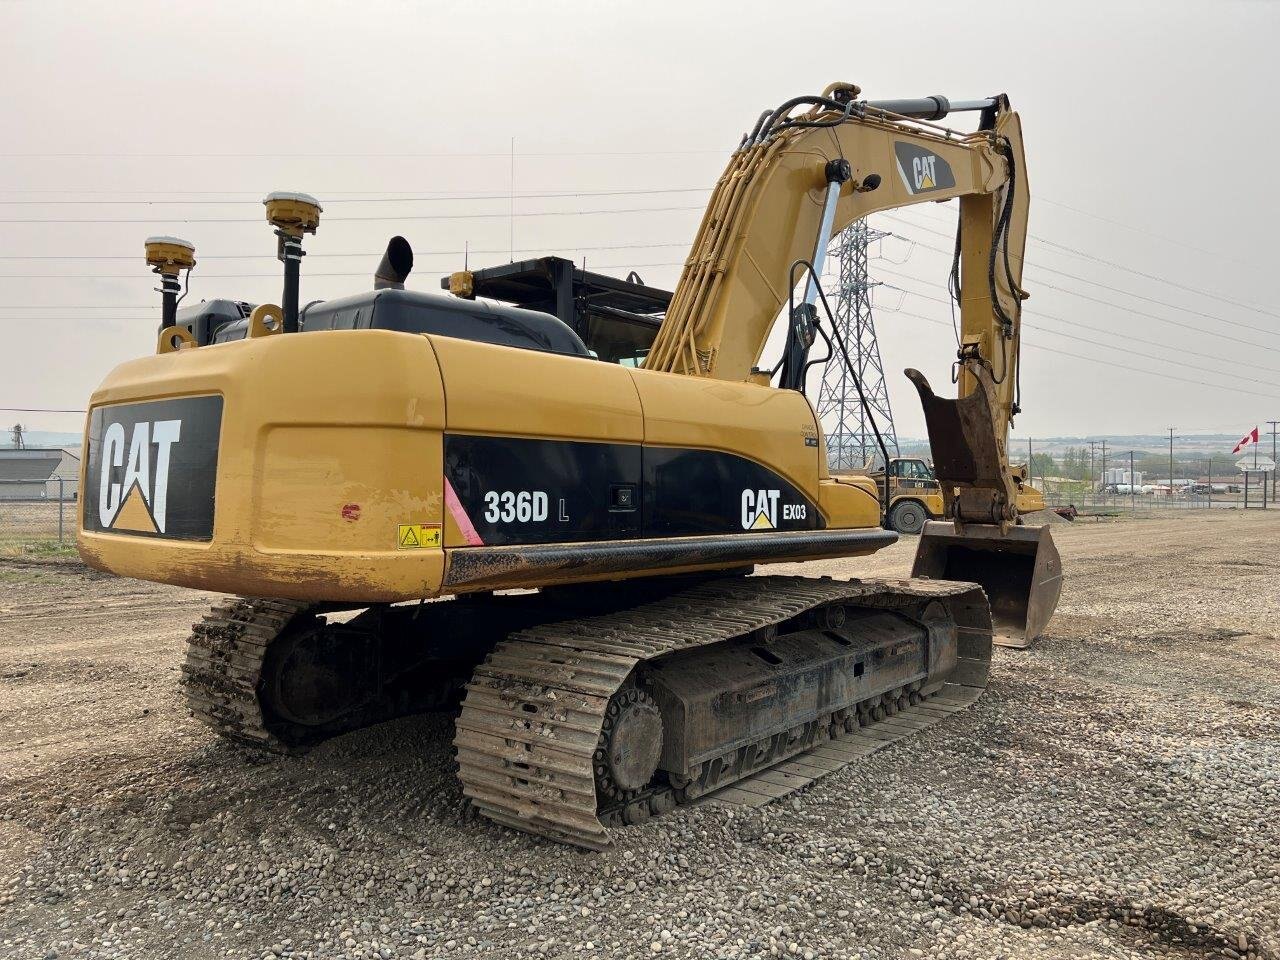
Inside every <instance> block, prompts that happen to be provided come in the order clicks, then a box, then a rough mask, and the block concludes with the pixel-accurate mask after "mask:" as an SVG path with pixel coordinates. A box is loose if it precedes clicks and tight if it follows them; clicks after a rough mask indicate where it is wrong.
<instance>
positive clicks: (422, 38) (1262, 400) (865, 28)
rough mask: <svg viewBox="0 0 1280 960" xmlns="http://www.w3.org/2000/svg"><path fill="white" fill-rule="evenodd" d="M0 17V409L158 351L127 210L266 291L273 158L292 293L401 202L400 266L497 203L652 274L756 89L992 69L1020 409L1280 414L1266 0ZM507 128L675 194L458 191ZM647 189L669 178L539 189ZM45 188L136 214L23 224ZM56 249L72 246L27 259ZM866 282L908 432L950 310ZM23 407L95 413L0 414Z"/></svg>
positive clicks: (536, 242)
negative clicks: (295, 247) (295, 255)
mask: <svg viewBox="0 0 1280 960" xmlns="http://www.w3.org/2000/svg"><path fill="white" fill-rule="evenodd" d="M966 6H968V9H967V10H966V9H965V7H966ZM781 11H785V15H780V12H781ZM0 36H2V37H4V38H5V43H4V55H3V57H0V79H2V80H3V88H4V89H5V90H6V91H7V93H8V95H7V96H6V97H4V98H2V99H0V129H3V130H4V131H5V137H4V140H3V146H2V147H0V199H3V200H6V201H20V202H15V203H5V204H3V205H0V220H4V221H5V222H4V224H3V229H0V360H3V366H2V367H0V370H2V372H0V404H3V405H6V406H26V407H70V408H79V407H83V406H84V405H85V401H86V400H87V397H88V395H89V393H90V391H91V390H92V389H93V387H94V386H95V384H96V383H97V382H98V381H99V380H100V379H101V377H102V376H103V375H104V374H105V373H106V372H107V371H108V370H109V369H110V368H111V367H112V366H113V365H115V364H116V363H118V362H120V361H122V360H124V359H127V358H129V357H132V356H136V355H139V354H142V353H146V352H148V351H150V350H152V349H153V348H154V347H153V345H154V336H155V326H156V320H157V318H158V311H157V310H156V309H151V308H148V305H154V304H155V303H156V302H157V299H158V295H157V294H155V293H153V292H152V288H153V286H154V278H153V277H152V276H151V275H150V274H148V273H147V271H146V269H145V267H144V264H143V262H142V240H143V238H144V237H146V236H147V235H149V234H152V233H175V234H178V235H179V236H183V237H186V238H187V239H189V240H191V241H193V242H194V243H195V244H196V247H197V257H198V258H199V260H200V265H199V267H198V268H197V270H196V272H195V273H194V274H193V280H192V290H191V296H190V298H189V299H188V301H187V302H188V303H190V302H193V301H195V300H199V299H200V298H202V297H204V298H209V297H214V296H229V297H234V298H239V299H246V300H251V301H263V300H271V301H277V302H278V299H279V289H280V282H279V264H278V262H277V261H276V260H275V259H274V238H273V237H272V236H271V233H270V229H269V227H268V226H267V225H266V224H265V222H263V221H262V207H261V204H260V199H261V197H262V196H263V195H264V194H265V193H267V192H268V191H270V190H277V189H292V190H305V191H308V192H311V193H314V194H315V195H316V196H318V197H319V198H320V199H321V200H322V202H323V203H324V204H325V219H324V220H323V221H322V223H321V226H320V232H319V234H318V236H316V237H315V238H311V239H309V241H308V245H307V249H308V251H309V254H310V255H309V256H308V258H307V260H306V261H305V263H304V266H303V272H304V276H303V299H304V301H305V300H310V299H317V298H329V297H334V296H339V295H342V294H345V293H351V292H354V291H356V290H360V289H364V288H365V287H366V286H367V285H368V281H369V276H370V275H371V273H372V270H373V268H374V266H375V265H376V262H377V259H378V251H380V250H381V249H382V247H383V246H384V245H385V243H386V239H387V237H388V236H390V235H391V234H393V233H402V234H403V235H404V236H406V237H407V238H408V239H409V240H410V242H411V243H412V244H413V245H414V247H415V249H416V251H417V252H418V261H417V263H418V266H417V269H416V271H415V274H414V277H413V278H412V279H411V282H410V286H412V287H417V288H419V289H435V288H436V283H437V280H438V277H439V275H440V274H441V273H444V272H447V271H449V270H452V269H456V268H457V267H459V266H460V265H461V260H462V258H461V256H460V255H457V254H448V255H428V254H427V253H426V252H427V251H457V250H461V249H462V247H463V244H464V242H469V243H470V245H471V247H472V249H474V250H486V251H495V252H492V253H476V254H474V255H473V256H472V263H473V264H477V265H484V264H489V263H497V262H505V261H506V259H507V256H506V253H505V251H506V250H507V248H508V246H509V244H510V242H511V237H512V235H514V243H515V247H516V248H517V255H518V256H532V255H537V254H541V253H562V254H564V255H566V256H571V257H573V258H575V259H577V260H579V261H580V260H581V259H582V257H583V256H586V258H587V265H588V267H589V268H594V269H600V270H604V271H606V272H611V271H616V272H618V273H619V274H620V275H625V273H626V272H627V270H629V269H631V268H632V267H635V268H636V269H638V270H639V272H640V273H641V274H642V275H643V277H644V279H645V280H646V281H647V282H649V283H652V284H655V285H662V286H669V285H671V284H674V283H675V280H676V278H677V276H678V273H679V268H678V263H679V262H680V260H681V259H682V258H683V256H684V254H685V252H686V250H687V247H688V243H689V241H690V240H691V238H692V235H693V232H694V230H695V229H696V226H697V223H698V219H699V216H700V210H699V209H669V208H700V205H701V204H702V203H703V202H704V201H705V198H706V196H707V194H706V193H705V192H701V191H703V190H705V189H707V188H709V187H710V186H711V185H712V184H713V183H714V182H715V179H716V178H717V176H718V174H719V172H720V170H721V168H722V166H723V164H724V162H725V159H726V157H727V154H728V152H729V150H730V149H731V148H732V147H733V146H734V145H735V144H736V142H737V139H738V137H739V135H740V134H741V132H742V131H743V129H745V128H746V127H749V126H750V124H751V123H752V122H753V121H754V119H755V117H756V115H757V114H758V113H759V111H760V110H761V109H763V108H765V107H771V106H774V105H776V104H777V103H780V102H781V101H783V100H785V99H787V98H789V97H791V96H794V95H797V94H802V93H816V92H820V91H821V89H822V87H824V86H825V85H826V84H827V83H828V82H830V81H832V80H849V81H853V82H855V83H858V84H860V85H861V86H862V87H863V90H864V92H865V94H866V95H867V96H870V97H872V98H888V97H906V96H920V95H924V94H933V93H941V94H944V95H946V96H950V97H952V98H968V97H977V96H985V95H988V94H991V93H995V92H1001V91H1003V92H1007V93H1008V94H1009V95H1010V97H1011V98H1012V101H1013V103H1014V105H1015V107H1016V108H1017V109H1018V110H1019V111H1020V112H1021V113H1022V117H1023V126H1024V132H1025V135H1026V139H1027V151H1028V166H1029V168H1030V169H1029V176H1030V182H1031V188H1032V209H1031V233H1032V235H1033V238H1036V239H1033V240H1031V241H1030V243H1029V245H1028V254H1027V256H1028V261H1029V266H1028V268H1027V274H1026V286H1027V288H1028V289H1029V290H1030V291H1031V292H1032V299H1031V300H1030V301H1029V302H1028V304H1027V311H1028V313H1027V331H1028V332H1027V335H1026V341H1027V346H1026V348H1025V349H1024V354H1023V356H1024V372H1023V394H1024V407H1025V411H1026V412H1025V413H1024V414H1023V416H1022V417H1021V418H1020V419H1019V421H1018V423H1017V430H1016V434H1015V435H1016V436H1017V437H1026V436H1028V435H1033V436H1036V435H1039V436H1043V435H1051V434H1102V433H1135V432H1159V431H1161V430H1163V429H1165V428H1166V427H1168V426H1170V425H1175V426H1177V427H1178V428H1179V430H1180V431H1184V432H1195V431H1205V430H1215V431H1217V430H1222V431H1226V432H1235V431H1237V430H1238V431H1239V432H1240V433H1243V432H1244V431H1245V430H1246V429H1247V428H1250V427H1252V426H1253V425H1254V424H1255V423H1257V422H1259V421H1262V420H1266V419H1274V418H1277V417H1280V302H1278V301H1277V298H1276V297H1275V296H1274V295H1273V294H1272V289H1273V281H1274V272H1275V267H1274V266H1273V261H1274V258H1275V253H1276V242H1275V234H1274V222H1275V219H1276V213H1277V200H1276V192H1275V190H1274V188H1273V186H1272V181H1273V180H1274V173H1273V171H1274V167H1275V163H1276V155H1277V146H1278V144H1277V139H1278V138H1277V134H1276V127H1275V123H1274V120H1273V119H1272V118H1271V114H1272V113H1273V112H1274V107H1275V101H1276V80H1275V70H1274V63H1275V59H1274V57H1275V47H1276V43H1277V41H1278V40H1280V7H1278V6H1277V5H1276V4H1274V3H1268V2H1215V3H1213V4H1211V5H1206V4H1204V3H1203V2H1201V3H1177V2H1162V3H1107V4H1089V3H1082V4H1071V5H1068V6H1063V5H1060V4H1052V5H1051V4H1038V3H1025V2H1023V3H1008V4H1002V3H982V4H973V5H963V4H956V3H931V2H926V0H919V2H916V3H911V4H891V5H886V4H883V3H876V4H869V3H868V4H863V3H851V2H847V0H846V2H843V3H832V4H826V3H804V2H793V3H788V4H786V5H785V6H783V5H779V4H778V3H777V2H776V0H775V2H764V3H755V2H743V0H735V2H730V3H714V4H713V3H696V4H695V3H689V2H687V0H686V2H681V3H668V2H662V0H650V2H647V3H644V4H642V5H632V4H626V5H624V4H606V3H590V4H588V3H583V2H579V3H576V4H570V3H561V2H555V0H544V2H542V3H538V4H528V5H526V4H519V5H517V4H509V5H508V4H498V3H484V2H470V3H444V2H437V3H432V4H421V5H415V4H407V3H404V4H396V3H373V2H365V3H361V4H359V5H356V4H334V3H328V4H326V3H320V2H309V3H305V4H303V3H290V2H275V3H270V4H264V3H260V2H258V3H243V2H219V3H213V4H173V3H164V4H160V3H144V2H133V3H129V4H80V5H74V4H64V3H56V2H4V3H0ZM966 122H967V121H966V118H965V117H963V116H962V117H960V118H959V123H958V125H959V124H963V123H966ZM512 137H514V138H515V147H516V153H517V158H516V164H515V193H516V194H517V195H520V194H526V193H537V192H570V191H660V190H685V189H688V190H689V191H690V192H671V193H639V192H636V193H627V194H625V195H617V196H585V197H577V198H575V197H561V198H521V199H517V200H516V208H515V209H516V212H517V217H516V218H515V219H514V221H512V220H510V219H508V217H507V213H508V206H509V201H508V200H507V199H506V197H505V196H504V197H501V198H498V199H476V198H475V196H476V194H488V193H498V194H506V193H507V192H508V191H509V190H510V189H511V161H510V158H509V157H508V155H507V154H508V152H509V150H510V144H511V138H512ZM159 155H166V156H159ZM362 195H363V196H365V197H368V196H370V195H373V196H383V197H431V196H433V195H434V196H437V197H441V196H442V197H446V198H448V197H450V195H452V197H453V198H452V199H435V200H426V201H413V202H408V201H405V202H390V203H375V202H367V201H366V202H354V201H356V200H357V199H358V198H359V197H360V196H362ZM148 199H154V200H164V199H168V200H175V201H178V202H173V203H165V204H161V203H153V204H147V203H146V202H144V201H146V200H148ZM55 200H72V201H87V200H93V201H99V202H94V203H83V202H76V203H54V202H52V201H55ZM122 200H123V201H129V202H125V203H121V202H114V201H122ZM209 200H216V201H219V202H216V203H209V202H197V201H209ZM33 201H35V202H33ZM101 201H113V202H110V203H107V202H101ZM225 201H232V202H225ZM338 201H342V202H338ZM640 207H650V208H664V209H661V210H653V211H651V212H619V213H616V214H612V215H610V214H608V213H597V214H593V215H583V216H570V215H559V216H533V215H532V214H535V213H537V212H539V211H558V212H565V211H581V210H596V211H603V210H626V211H633V210H634V209H635V208H640ZM477 214H491V215H492V216H489V217H487V218H480V217H475V215H477ZM458 215H468V216H469V218H468V219H458V218H457V217H458ZM442 216H451V217H454V218H455V219H430V218H432V217H437V218H438V217H442ZM342 217H351V218H369V219H352V220H348V221H343V220H341V219H340V218H342ZM392 217H399V218H406V217H414V218H421V219H396V220H392V219H390V218H392ZM895 217H896V219H893V220H890V219H888V218H877V219H876V220H875V221H874V225H875V226H877V227H879V228H881V229H887V230H892V231H893V232H894V233H896V234H900V235H901V236H903V237H905V238H908V239H901V240H899V239H891V240H886V241H885V242H884V244H883V253H884V255H885V259H881V260H877V261H875V262H874V263H873V265H872V271H873V276H874V277H875V279H878V280H881V281H884V282H885V283H887V284H892V285H893V286H895V287H898V288H904V289H908V290H913V291H918V292H919V293H922V294H924V295H925V296H927V297H934V298H941V297H944V296H945V293H944V282H945V276H946V271H947V257H946V256H944V255H943V254H941V253H937V252H934V251H931V250H929V249H927V247H928V246H933V247H939V248H947V247H949V241H948V239H946V237H944V236H940V235H939V234H949V232H950V229H951V227H950V224H951V222H952V218H953V217H954V213H953V211H952V210H951V209H950V208H949V207H947V206H933V205H930V206H927V207H914V208H910V209H908V210H906V211H903V212H902V213H901V214H900V216H899V215H897V214H895ZM56 218H62V219H71V220H84V219H95V220H96V219H102V220H129V221H137V222H123V223H119V222H117V223H50V222H41V223H18V222H14V221H17V220H41V221H47V220H51V219H56ZM189 218H232V219H238V220H243V221H247V222H232V223H217V222H205V223H199V222H184V221H185V220H187V219H189ZM376 218H387V219H383V220H379V219H376ZM513 223H514V228H513V226H512V224H513ZM912 240H914V241H916V243H915V245H914V246H913V245H912V243H911V242H910V241H912ZM659 244H662V245H661V246H659ZM626 245H631V247H630V248H629V249H604V248H608V247H619V246H626ZM650 245H652V246H650ZM1055 245H1056V246H1055ZM1062 248H1069V249H1070V250H1074V251H1078V252H1079V253H1077V254H1074V255H1073V254H1070V253H1068V252H1067V251H1066V250H1064V249H1062ZM346 253H362V254H365V255H363V256H335V255H336V254H346ZM59 254H65V255H66V256H67V257H69V258H70V257H74V258H76V259H69V260H67V261H65V262H61V263H60V262H58V261H56V260H54V259H14V258H15V257H19V256H24V255H25V256H31V257H43V258H52V257H56V256H57V255H59ZM232 255H235V256H239V257H240V259H224V258H225V257H228V256H232ZM904 260H905V262H892V261H904ZM1122 268H1124V269H1122ZM1132 271H1136V273H1135V272H1132ZM337 273H350V274H354V275H352V276H324V275H323V274H337ZM231 274H253V275H256V276H231ZM1066 274H1069V275H1071V276H1066ZM1139 274H1149V275H1150V277H1147V276H1141V275H1139ZM1074 278H1079V279H1074ZM1153 278H1158V279H1153ZM1085 281H1089V282H1085ZM1168 281H1173V284H1177V285H1173V284H1171V283H1170V282H1168ZM1050 285H1052V286H1053V287H1057V288H1062V289H1060V290H1059V289H1051V288H1050ZM1108 288H1111V289H1108ZM1067 291H1071V292H1067ZM1073 294H1074V295H1073ZM1081 295H1083V296H1081ZM1133 295H1137V296H1139V297H1145V298H1150V300H1158V301H1163V302H1164V303H1165V304H1169V305H1171V306H1165V305H1160V304H1156V303H1152V302H1150V300H1141V299H1137V298H1136V297H1135V296H1133ZM1085 297H1089V298H1092V299H1085ZM1224 297H1225V298H1227V299H1228V300H1231V301H1235V303H1230V302H1226V301H1224V299H1223V298H1224ZM878 305H879V307H880V309H879V310H878V312H877V324H878V328H879V332H880V338H881V346H882V350H883V353H884V363H885V369H886V371H887V372H888V375H889V383H890V391H891V397H892V399H893V402H894V405H895V413H896V417H897V421H898V429H899V432H900V433H902V434H905V435H915V436H919V435H922V434H923V421H922V418H921V416H920V413H919V404H918V402H917V401H916V399H915V397H914V391H911V390H910V385H909V384H908V383H907V381H906V380H905V378H903V377H902V375H901V370H902V368H903V367H905V366H917V367H920V368H921V369H922V370H924V371H925V372H926V374H928V375H929V376H930V378H931V379H932V380H933V382H934V383H935V385H938V384H945V383H946V378H947V371H948V366H949V363H950V361H951V359H952V354H953V353H954V346H953V345H952V342H951V334H950V332H949V331H948V330H946V329H945V328H944V327H943V326H940V325H938V324H937V323H936V322H929V321H928V320H925V319H921V318H922V317H923V318H931V319H932V320H934V321H937V320H944V319H946V318H947V317H948V313H947V308H946V306H945V305H944V304H942V303H939V302H935V301H934V300H930V299H924V298H922V297H921V296H917V295H901V294H899V293H898V292H897V291H895V290H889V289H882V290H880V291H879V295H878ZM90 306H92V307H98V309H86V307H90ZM895 307H896V308H898V309H897V310H896V311H895V310H892V309H890V308H895ZM1178 308H1181V309H1178ZM912 314H915V315H918V316H913V315H912ZM1144 314H1148V315H1150V316H1148V315H1144ZM1079 325H1087V326H1088V327H1090V328H1093V329H1085V328H1084V327H1082V326H1079ZM1179 325H1181V326H1179ZM1072 334H1075V335H1077V336H1079V337H1083V338H1087V339H1089V340H1092V341H1095V342H1094V343H1083V342H1080V343H1076V342H1073V340H1072V336H1071V335H1072ZM1115 334H1123V335H1124V336H1127V337H1132V338H1137V339H1136V341H1135V340H1121V339H1116V338H1115V337H1114V335H1115ZM1043 348H1052V350H1053V351H1060V352H1049V351H1048V350H1046V349H1043ZM1130 351H1136V352H1137V353H1140V354H1146V355H1147V356H1145V357H1144V356H1137V355H1135V353H1133V352H1130ZM1073 354H1075V355H1073ZM1076 355H1078V356H1076ZM1083 357H1089V358H1094V359H1091V360H1085V359H1082V358H1083ZM1210 357H1213V358H1216V359H1210ZM1152 358H1158V359H1152ZM1099 360H1105V361H1107V363H1110V364H1121V365H1124V366H1129V367H1134V368H1137V369H1138V370H1145V371H1151V372H1152V373H1159V374H1161V376H1154V375H1151V374H1147V373H1141V372H1136V371H1135V370H1126V369H1121V368H1119V367H1116V366H1108V365H1106V364H1104V363H1100V362H1098V361H1099ZM1172 361H1177V363H1174V362H1172ZM1169 378H1174V379H1169ZM1178 378H1181V379H1178ZM1186 381H1202V382H1203V383H1206V384H1212V386H1205V385H1200V384H1198V383H1192V382H1186ZM335 388H340V381H335ZM1245 391H1252V392H1251V393H1250V392H1245ZM18 419H20V420H22V421H23V422H25V423H27V424H28V425H29V426H31V427H33V428H36V429H62V430H78V429H79V426H80V421H81V418H80V417H78V416H76V415H57V414H34V413H33V414H12V413H8V412H3V411H0V423H3V424H5V425H7V424H9V423H12V422H14V420H18ZM1264 429H1265V428H1264Z"/></svg>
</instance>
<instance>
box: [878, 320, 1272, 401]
mask: <svg viewBox="0 0 1280 960" xmlns="http://www.w3.org/2000/svg"><path fill="white" fill-rule="evenodd" d="M898 312H899V313H901V314H902V315H903V316H904V317H914V318H915V319H917V320H924V321H926V322H928V323H936V324H938V325H939V326H944V327H949V326H951V321H950V320H937V319H935V318H933V317H926V316H924V315H923V314H919V313H912V312H911V311H909V310H899V311H898ZM1022 342H1023V343H1024V344H1025V345H1026V346H1028V347H1032V348H1033V349H1036V350H1043V351H1045V352H1046V353H1056V354H1059V355H1061V356H1064V357H1071V358H1073V359H1075V360H1083V361H1085V362H1087V363H1101V364H1104V365H1105V366H1108V367H1118V368H1119V369H1121V370H1130V371H1132V372H1134V373H1145V374H1146V375H1147V376H1149V377H1160V378H1162V379H1165V380H1177V381H1179V382H1181V383H1190V384H1194V385H1196V386H1198V387H1210V388H1211V389H1214V390H1227V391H1231V392H1234V393H1247V394H1250V395H1251V396H1255V397H1266V398H1267V399H1268V400H1280V394H1272V393H1259V392H1258V391H1256V390H1244V389H1242V388H1240V387H1228V386H1224V385H1223V384H1220V383H1206V382H1205V381H1203V380H1190V379H1188V378H1186V377H1179V376H1175V375H1174V374H1171V373H1159V372H1157V371H1155V370H1143V369H1142V368H1141V367H1131V366H1129V365H1128V364H1125V363H1116V362H1115V361H1112V360H1103V359H1101V358H1100V357H1089V356H1085V355H1084V354H1082V353H1075V352H1073V351H1071V350H1058V349H1055V348H1054V347H1046V346H1043V345H1041V344H1038V343H1034V342H1032V341H1029V340H1027V338H1026V337H1023V338H1022Z"/></svg>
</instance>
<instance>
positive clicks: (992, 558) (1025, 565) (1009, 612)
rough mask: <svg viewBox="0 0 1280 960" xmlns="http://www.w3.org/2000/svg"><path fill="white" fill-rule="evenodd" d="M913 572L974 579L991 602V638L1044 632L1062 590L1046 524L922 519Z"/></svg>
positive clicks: (1016, 643) (1010, 643) (1005, 641)
mask: <svg viewBox="0 0 1280 960" xmlns="http://www.w3.org/2000/svg"><path fill="white" fill-rule="evenodd" d="M911 575H912V576H913V577H930V578H932V579H935V580H967V581H971V582H973V583H977V584H979V585H980V586H981V587H982V589H983V590H984V591H986V594H987V600H988V602H989V603H990V604H991V621H992V628H993V630H994V634H995V635H994V638H993V639H994V640H995V642H996V643H998V644H1000V645H1001V646H1005V647H1027V646H1030V644H1031V641H1033V640H1034V639H1036V637H1038V636H1040V634H1041V633H1043V632H1044V628H1045V627H1046V626H1048V624H1049V618H1050V617H1052V616H1053V611H1054V610H1055V609H1056V608H1057V606H1058V596H1059V595H1060V594H1061V592H1062V560H1061V558H1059V556H1058V548H1057V547H1056V546H1055V545H1054V543H1053V536H1052V535H1051V534H1050V533H1049V528H1048V527H1030V526H1027V527H1021V526H1011V527H1009V528H1008V531H1007V532H1003V533H1002V532H1001V530H1000V528H999V527H998V526H988V525H986V524H973V523H969V524H963V525H962V526H961V528H960V529H959V530H958V529H957V526H956V524H954V523H951V522H950V521H936V520H935V521H930V522H929V523H926V524H925V525H924V530H923V531H921V534H920V543H919V545H918V546H917V547H916V559H915V564H914V565H913V566H912V568H911Z"/></svg>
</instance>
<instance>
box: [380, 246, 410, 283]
mask: <svg viewBox="0 0 1280 960" xmlns="http://www.w3.org/2000/svg"><path fill="white" fill-rule="evenodd" d="M412 270H413V247H411V246H409V241H408V240H406V239H405V238H404V237H392V238H391V239H390V241H388V243H387V252H386V253H384V254H383V255H382V262H381V263H379V264H378V269H377V270H376V271H375V272H374V274H373V289H375V290H403V289H404V281H405V279H406V278H407V277H408V276H409V273H410V272H411V271H412Z"/></svg>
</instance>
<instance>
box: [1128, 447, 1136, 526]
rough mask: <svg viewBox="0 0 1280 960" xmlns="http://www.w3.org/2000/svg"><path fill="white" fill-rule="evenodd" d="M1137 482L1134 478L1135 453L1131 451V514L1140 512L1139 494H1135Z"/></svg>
mask: <svg viewBox="0 0 1280 960" xmlns="http://www.w3.org/2000/svg"><path fill="white" fill-rule="evenodd" d="M1135 480H1136V477H1135V476H1134V473H1133V451H1132V450H1130V451H1129V512H1130V513H1137V512H1138V497H1137V494H1135V493H1134V486H1135V483H1134V481H1135Z"/></svg>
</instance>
